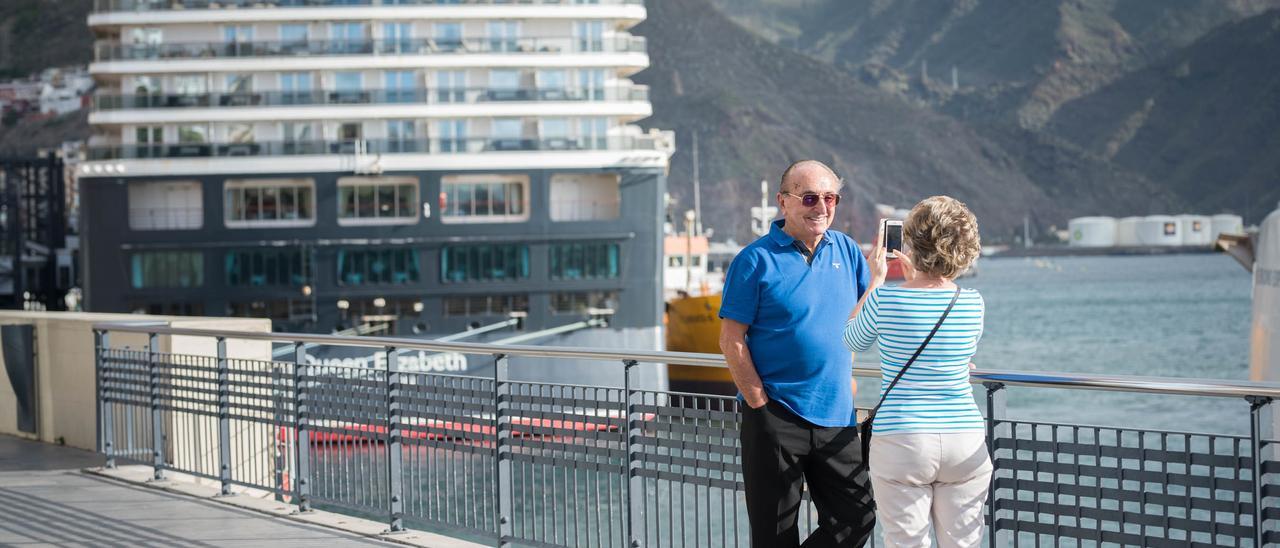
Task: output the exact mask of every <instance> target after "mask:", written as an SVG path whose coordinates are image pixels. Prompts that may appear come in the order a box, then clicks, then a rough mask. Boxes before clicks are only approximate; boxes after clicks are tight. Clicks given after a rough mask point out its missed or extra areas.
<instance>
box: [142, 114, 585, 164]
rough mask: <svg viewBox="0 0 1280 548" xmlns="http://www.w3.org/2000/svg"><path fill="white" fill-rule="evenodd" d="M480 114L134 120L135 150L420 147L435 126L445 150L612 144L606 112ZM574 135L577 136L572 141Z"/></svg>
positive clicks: (246, 151)
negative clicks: (265, 143) (475, 132)
mask: <svg viewBox="0 0 1280 548" xmlns="http://www.w3.org/2000/svg"><path fill="white" fill-rule="evenodd" d="M483 121H484V122H487V124H481V123H480V122H481V120H479V119H477V120H471V119H466V118H450V119H443V120H436V121H435V122H428V121H426V120H418V119H401V120H385V121H382V122H373V121H369V122H364V121H361V122H354V121H353V122H337V123H329V124H322V123H320V122H264V123H252V122H232V123H219V124H208V123H196V124H173V125H168V126H164V125H157V126H132V128H133V134H132V137H133V142H132V143H130V144H131V145H133V146H134V147H135V148H136V149H137V150H136V155H137V156H139V157H147V155H148V152H147V150H146V147H147V146H148V145H162V144H174V145H186V146H192V147H198V146H202V145H208V144H210V143H215V142H216V143H220V144H224V145H227V146H229V147H233V148H234V147H236V146H241V147H243V148H244V150H241V151H239V152H238V153H237V151H235V150H231V151H228V152H227V154H226V155H229V156H236V155H252V154H253V153H254V152H257V151H255V150H252V147H253V144H254V143H255V142H257V141H258V140H259V137H268V136H271V134H274V137H275V138H277V139H279V140H280V141H281V142H282V143H284V144H286V145H289V144H293V145H296V146H297V148H299V151H298V152H300V153H301V152H307V151H306V150H303V149H305V148H306V147H307V145H310V144H311V143H314V142H316V141H318V140H321V139H322V138H323V137H324V136H328V137H330V139H332V140H334V141H335V142H337V143H347V144H349V145H350V144H354V143H355V142H357V141H368V140H371V138H373V137H375V135H376V134H378V133H380V134H381V135H380V136H379V137H381V138H379V139H372V140H373V141H376V143H378V145H379V146H382V147H383V148H386V149H387V150H368V151H367V152H371V153H372V152H418V151H417V150H415V148H419V147H421V146H422V144H423V142H422V140H423V138H425V137H426V131H425V130H426V129H427V127H429V126H432V125H433V126H434V132H433V133H434V136H435V139H434V141H436V142H437V146H435V147H431V148H434V149H438V150H439V151H440V152H468V151H469V149H470V148H472V142H473V141H476V140H477V139H482V140H486V141H490V142H492V143H497V146H499V147H501V146H504V145H503V143H506V146H509V147H516V146H518V145H520V144H521V141H523V140H528V139H532V140H541V141H548V142H550V141H556V140H559V141H564V143H563V144H564V145H565V147H566V148H568V147H569V146H570V145H575V144H576V145H578V146H579V147H580V148H584V149H602V148H607V147H608V143H607V142H605V141H607V139H608V132H609V119H608V118H603V117H581V118H561V117H547V118H485V119H483ZM486 125H487V126H488V132H487V134H485V135H484V136H483V137H477V138H472V137H471V136H470V135H471V133H472V132H471V130H472V128H473V126H477V127H484V126H486ZM571 141H572V142H571ZM333 152H334V153H340V152H341V153H351V152H352V151H351V150H335V151H333Z"/></svg>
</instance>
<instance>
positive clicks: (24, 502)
mask: <svg viewBox="0 0 1280 548" xmlns="http://www.w3.org/2000/svg"><path fill="white" fill-rule="evenodd" d="M102 463H103V459H102V457H101V456H100V455H97V454H94V453H90V452H87V451H81V450H78V449H71V448H67V447H60V446H56V445H50V444H45V443H38V442H32V441H26V440H22V439H18V438H14V437H10V436H3V435H0V546H24V547H25V546H157V547H159V546H199V547H215V546H228V547H240V546H245V547H247V546H268V545H269V546H336V547H347V546H383V547H386V546H396V545H400V543H398V542H397V543H390V542H386V541H383V540H379V539H376V538H369V537H367V536H361V535H357V534H352V533H347V532H344V531H340V530H336V529H331V528H327V527H321V526H318V525H312V524H309V523H302V522H299V521H296V520H291V519H285V518H283V517H276V516H272V515H268V514H264V513H261V512H256V511H251V510H247V509H243V508H238V507H235V506H231V505H229V504H235V503H234V502H230V499H236V498H242V499H243V498H248V497H227V498H226V499H220V500H228V502H229V504H223V503H219V502H213V501H211V500H207V499H202V498H197V497H193V496H187V495H182V494H175V493H173V492H169V491H166V490H164V489H161V488H156V487H163V486H162V485H159V484H156V487H147V486H140V485H135V484H131V483H127V482H125V481H119V480H117V479H113V478H110V477H104V476H101V475H96V474H89V473H85V472H82V471H81V469H82V468H87V467H94V466H101V465H102ZM140 472H141V475H142V476H143V477H145V475H146V474H147V471H146V469H142V470H140ZM134 475H138V474H137V472H134ZM119 477H121V478H122V479H129V478H128V473H127V472H126V473H122V474H121V475H120V476H119ZM162 483H173V484H176V483H178V482H162ZM264 503H265V504H268V505H270V504H272V502H271V501H260V500H259V499H254V500H253V501H251V502H250V501H246V503H245V504H244V506H246V507H250V506H251V505H252V504H264ZM274 504H275V505H276V506H279V503H274ZM264 511H269V510H264ZM309 515H310V514H309ZM330 516H336V514H330ZM338 519H340V520H346V519H348V518H346V517H345V516H338ZM311 520H313V521H317V522H319V521H321V520H320V519H317V518H316V517H312V518H311ZM352 521H359V520H352ZM339 523H341V522H339ZM405 540H409V539H405ZM441 540H443V542H442V543H441V544H440V545H450V544H453V543H452V542H449V541H450V540H452V539H441ZM409 543H410V544H417V545H424V544H425V545H430V543H421V542H412V541H411V542H409Z"/></svg>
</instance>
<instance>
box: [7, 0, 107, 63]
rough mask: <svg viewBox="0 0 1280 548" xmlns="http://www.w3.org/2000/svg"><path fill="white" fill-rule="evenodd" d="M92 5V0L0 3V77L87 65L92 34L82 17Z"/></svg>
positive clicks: (20, 0)
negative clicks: (52, 68)
mask: <svg viewBox="0 0 1280 548" xmlns="http://www.w3.org/2000/svg"><path fill="white" fill-rule="evenodd" d="M92 6H93V0H3V1H0V78H4V77H8V78H14V77H25V76H27V75H29V74H31V73H34V72H39V71H41V70H43V69H46V68H50V67H63V66H68V65H85V64H88V63H89V61H90V60H91V59H92V58H93V34H92V33H91V32H90V31H89V27H88V25H87V24H86V23H85V18H86V17H88V15H89V11H90V9H91V8H92Z"/></svg>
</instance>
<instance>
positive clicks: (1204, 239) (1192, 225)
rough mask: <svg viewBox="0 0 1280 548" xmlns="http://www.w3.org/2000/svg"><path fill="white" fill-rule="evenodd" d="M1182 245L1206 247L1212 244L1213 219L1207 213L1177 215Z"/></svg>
mask: <svg viewBox="0 0 1280 548" xmlns="http://www.w3.org/2000/svg"><path fill="white" fill-rule="evenodd" d="M1178 224H1179V225H1181V226H1179V227H1178V228H1179V229H1181V230H1182V245H1194V246H1199V247H1208V246H1210V245H1212V244H1213V237H1212V235H1213V219H1212V218H1211V217H1209V216H1207V215H1178Z"/></svg>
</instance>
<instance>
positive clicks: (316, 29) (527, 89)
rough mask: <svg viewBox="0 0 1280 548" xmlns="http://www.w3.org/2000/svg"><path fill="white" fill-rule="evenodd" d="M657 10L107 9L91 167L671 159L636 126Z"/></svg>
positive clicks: (187, 169) (169, 0) (363, 2)
mask: <svg viewBox="0 0 1280 548" xmlns="http://www.w3.org/2000/svg"><path fill="white" fill-rule="evenodd" d="M644 17H645V8H644V5H643V3H641V2H639V1H634V0H597V1H585V0H576V1H575V0H562V1H558V2H557V1H543V0H536V1H527V2H502V1H468V2H461V1H459V2H449V1H417V0H276V1H271V0H265V1H214V0H210V1H204V0H196V1H192V0H185V1H184V0H164V1H159V0H157V1H148V0H101V1H99V2H98V11H97V12H96V13H94V14H93V15H92V16H91V17H90V20H89V23H90V26H91V27H92V28H93V30H94V32H95V33H96V34H97V37H98V42H97V44H96V50H97V51H96V61H95V62H94V63H93V65H92V67H91V70H92V73H93V75H94V76H95V78H96V79H97V82H98V86H99V92H98V95H97V97H96V101H95V104H96V109H95V112H94V113H93V114H92V115H91V117H90V122H91V123H92V124H93V126H94V128H95V135H94V138H93V139H92V141H91V143H90V146H91V156H90V158H91V159H92V160H95V162H94V163H90V164H88V165H87V166H86V169H87V170H88V171H87V173H89V174H97V173H113V174H120V173H125V174H130V175H150V174H164V175H173V174H181V173H210V172H241V171H245V170H249V171H254V172H260V173H269V172H281V173H283V172H294V171H311V170H316V169H328V170H334V171H342V170H351V169H352V168H353V167H355V168H358V169H361V170H372V171H377V170H379V169H381V170H383V171H391V170H396V169H459V168H469V167H472V166H475V165H477V164H482V165H486V166H491V167H502V166H510V167H519V168H532V167H544V168H561V167H578V168H583V167H601V166H614V165H637V164H638V165H663V164H665V161H666V156H667V153H669V151H664V150H662V149H663V148H664V147H665V146H666V143H665V142H662V141H663V138H664V136H662V135H647V134H644V133H642V132H641V131H640V130H639V128H638V127H635V126H632V125H629V124H631V123H632V122H635V121H636V120H638V119H640V118H644V117H646V116H648V115H649V114H650V113H651V110H652V108H651V107H650V105H649V102H648V93H647V89H646V88H645V87H644V86H639V85H636V84H633V83H632V82H631V81H630V80H629V79H628V78H629V76H630V75H632V74H633V73H635V72H637V71H639V70H641V69H643V68H645V67H646V66H648V63H649V59H648V55H647V54H646V52H645V41H644V39H643V38H641V37H637V36H633V35H631V34H629V33H628V32H627V29H629V28H630V27H632V26H633V25H635V24H636V23H638V22H640V21H642V20H643V19H644ZM655 141H659V142H655ZM494 151H502V152H524V153H525V154H506V155H503V156H501V157H500V158H498V157H492V156H488V157H486V156H484V155H485V154H486V153H489V152H494ZM535 152H536V153H535ZM547 152H554V153H555V154H546V153H547ZM357 155H359V156H360V158H359V160H361V161H362V162H363V164H361V165H355V166H353V165H352V163H353V162H356V161H357V158H356V156H357ZM379 155H381V158H377V157H378V156H379ZM316 156H322V157H319V158H317V157H316ZM375 158H376V159H375ZM225 159H231V160H230V161H225Z"/></svg>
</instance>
